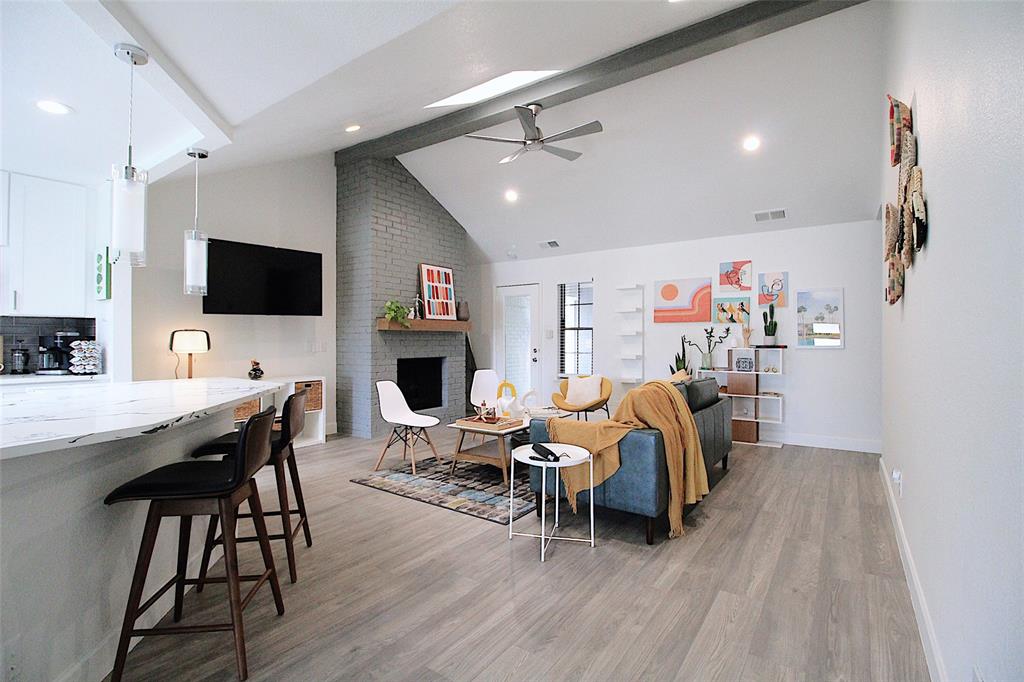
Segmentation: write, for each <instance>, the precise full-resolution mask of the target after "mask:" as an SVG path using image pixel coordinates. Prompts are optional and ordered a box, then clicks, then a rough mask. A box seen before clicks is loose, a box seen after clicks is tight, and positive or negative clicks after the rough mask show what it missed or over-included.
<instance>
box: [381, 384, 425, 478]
mask: <svg viewBox="0 0 1024 682" xmlns="http://www.w3.org/2000/svg"><path fill="white" fill-rule="evenodd" d="M377 399H378V401H379V402H380V416H381V417H383V418H384V421H386V422H387V423H388V424H391V426H392V427H393V429H392V431H391V435H390V436H389V437H388V442H387V444H386V445H385V446H384V449H383V450H381V452H380V457H379V458H378V459H377V464H376V466H374V467H373V470H374V471H377V470H378V469H379V468H380V463H381V462H383V461H384V455H385V454H387V451H388V448H390V447H391V446H392V445H394V444H395V443H397V442H399V441H401V442H402V459H405V457H406V455H410V456H411V457H412V473H413V474H415V473H416V450H415V446H416V441H419V440H423V441H426V443H427V445H429V446H430V449H431V450H432V451H433V452H434V458H435V459H436V460H437V461H438V462H440V461H441V458H440V457H439V456H438V454H437V449H436V448H435V447H434V444H433V443H432V442H431V441H430V434H428V433H427V429H428V428H430V427H431V426H437V425H438V424H439V423H440V422H441V420H440V419H438V418H437V417H431V416H429V415H425V414H417V413H416V412H413V411H412V410H410V409H409V403H407V402H406V401H405V396H404V395H402V389H400V388H398V384H396V383H395V382H393V381H378V382H377Z"/></svg>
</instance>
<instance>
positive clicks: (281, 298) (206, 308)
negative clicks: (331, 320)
mask: <svg viewBox="0 0 1024 682" xmlns="http://www.w3.org/2000/svg"><path fill="white" fill-rule="evenodd" d="M206 279H207V294H206V296H204V297H203V312H204V313H207V314H220V315H322V314H323V309H322V308H323V256H322V255H321V254H319V253H311V252H309V251H295V250H293V249H277V248H274V247H271V246H260V245H259V244H244V243H242V242H229V241H226V240H224V239H211V240H210V246H209V260H208V266H207V275H206Z"/></svg>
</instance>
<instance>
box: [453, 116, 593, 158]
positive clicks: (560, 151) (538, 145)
mask: <svg viewBox="0 0 1024 682" xmlns="http://www.w3.org/2000/svg"><path fill="white" fill-rule="evenodd" d="M541 109H543V107H542V106H541V105H539V104H527V105H526V106H519V105H517V106H516V116H518V117H519V123H520V124H521V125H522V126H523V139H521V140H518V139H515V138H511V137H492V136H490V135H466V137H472V138H473V139H474V140H488V141H490V142H509V143H511V144H517V145H519V149H517V150H515V151H514V152H512V153H511V154H509V155H508V156H506V157H505V158H503V159H502V160H501V161H499V162H498V163H509V162H510V161H515V160H516V159H518V158H519V157H520V156H522V155H523V154H525V153H526V152H536V151H544V152H548V153H549V154H554V155H555V156H560V157H562V158H563V159H565V160H566V161H575V160H576V159H578V158H580V157H581V156H583V154H582V153H581V152H574V151H573V150H571V149H565V148H563V147H553V146H552V145H551V144H549V143H551V142H559V141H560V140H568V139H570V138H573V137H581V136H583V135H592V134H593V133H599V132H601V131H602V130H604V128H603V127H601V122H600V121H591V122H590V123H584V124H583V125H581V126H576V127H575V128H569V129H568V130H563V131H562V132H560V133H555V134H554V135H548V136H546V137H545V135H544V133H543V132H541V129H540V128H538V127H537V115H538V114H540V112H541Z"/></svg>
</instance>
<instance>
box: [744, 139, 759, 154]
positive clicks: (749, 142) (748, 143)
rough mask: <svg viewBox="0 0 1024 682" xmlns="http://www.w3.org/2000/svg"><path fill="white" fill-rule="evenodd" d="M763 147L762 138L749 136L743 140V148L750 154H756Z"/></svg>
mask: <svg viewBox="0 0 1024 682" xmlns="http://www.w3.org/2000/svg"><path fill="white" fill-rule="evenodd" d="M760 146H761V138H759V137H758V136H757V135H747V136H746V137H744V138H743V148H744V149H746V150H747V151H748V152H756V151H757V149H758V147H760Z"/></svg>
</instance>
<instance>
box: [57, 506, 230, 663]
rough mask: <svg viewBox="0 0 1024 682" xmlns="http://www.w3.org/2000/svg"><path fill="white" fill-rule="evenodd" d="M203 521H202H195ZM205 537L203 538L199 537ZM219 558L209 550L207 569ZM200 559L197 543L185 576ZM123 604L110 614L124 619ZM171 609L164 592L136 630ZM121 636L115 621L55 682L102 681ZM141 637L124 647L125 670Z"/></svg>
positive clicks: (196, 567) (171, 594)
mask: <svg viewBox="0 0 1024 682" xmlns="http://www.w3.org/2000/svg"><path fill="white" fill-rule="evenodd" d="M198 518H200V519H205V518H206V517H198ZM203 537H204V538H205V537H206V534H205V533H204V534H203ZM221 554H222V550H221V547H220V546H219V545H217V546H215V547H214V548H213V552H212V553H211V554H210V565H211V566H212V565H213V564H215V563H217V561H219V560H220V558H221ZM202 558H203V546H202V543H201V542H200V543H199V548H198V551H197V552H195V553H194V554H193V555H192V556H191V557H189V560H188V571H187V575H192V576H194V575H197V574H198V573H199V563H200V561H202ZM170 578H171V576H166V577H163V578H162V579H160V580H157V581H154V580H149V579H147V580H146V584H147V585H154V584H156V585H162V584H164V583H165V582H167V580H170ZM193 589H195V585H188V586H186V590H185V594H188V593H189V591H191V590H193ZM142 596H143V598H144V599H145V598H148V596H149V595H148V594H144V595H142ZM123 597H124V601H123V602H122V603H121V604H119V605H118V608H115V609H113V612H114V613H118V614H120V615H121V616H122V617H123V616H124V607H125V604H126V603H127V601H128V593H127V592H125V593H124V595H123ZM172 608H174V590H173V589H171V590H168V591H167V593H166V594H164V595H163V596H161V597H160V598H159V599H158V600H157V601H156V603H155V604H153V606H151V607H150V608H149V610H148V611H146V613H144V614H142V616H141V617H140V618H139V620H138V621H136V625H137V627H143V628H151V627H154V626H155V625H156V624H157V623H159V622H160V619H161V618H163V617H164V616H166V615H167V614H168V613H170V612H171V609H172ZM120 636H121V620H120V619H119V620H118V621H117V626H116V627H115V628H114V629H113V630H111V631H110V632H108V633H107V634H106V636H105V637H103V639H102V640H100V643H99V644H98V645H97V646H96V648H95V649H93V650H92V652H90V653H89V654H87V655H86V656H85V657H83V658H82V659H81V660H80V661H79V662H78V663H77V664H76V665H73V666H71V667H70V668H68V669H67V670H65V671H64V674H63V675H61V676H60V677H58V678H57V682H77V680H102V679H104V678H105V677H106V676H107V675H109V674H110V672H111V670H113V667H114V657H115V656H116V654H117V640H118V639H119V638H120ZM142 639H143V638H142V637H135V638H133V639H132V641H131V643H130V644H129V645H128V656H129V658H128V665H127V666H126V667H127V668H128V669H131V665H132V662H131V651H132V649H134V648H135V647H136V646H138V645H139V643H140V642H141V641H142Z"/></svg>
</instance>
